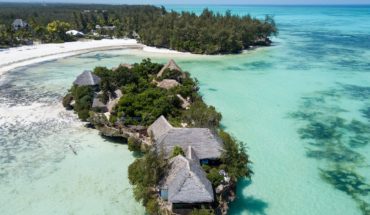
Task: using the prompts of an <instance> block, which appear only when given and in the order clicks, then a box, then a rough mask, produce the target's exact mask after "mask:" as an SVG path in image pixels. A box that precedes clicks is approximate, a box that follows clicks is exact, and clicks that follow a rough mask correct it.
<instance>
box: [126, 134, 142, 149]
mask: <svg viewBox="0 0 370 215" xmlns="http://www.w3.org/2000/svg"><path fill="white" fill-rule="evenodd" d="M127 144H128V150H130V151H133V152H138V151H141V142H140V141H139V140H138V139H137V138H135V137H129V138H128V140H127Z"/></svg>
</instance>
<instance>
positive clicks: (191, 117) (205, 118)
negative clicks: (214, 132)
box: [183, 100, 222, 128]
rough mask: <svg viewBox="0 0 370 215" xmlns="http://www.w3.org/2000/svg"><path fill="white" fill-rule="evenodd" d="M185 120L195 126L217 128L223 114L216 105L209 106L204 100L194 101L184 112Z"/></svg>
mask: <svg viewBox="0 0 370 215" xmlns="http://www.w3.org/2000/svg"><path fill="white" fill-rule="evenodd" d="M183 118H184V120H185V122H187V123H188V124H189V125H192V126H193V127H201V128H217V127H219V126H220V121H221V118H222V115H221V114H220V113H219V112H217V111H216V109H215V107H213V106H208V105H207V104H205V103H204V102H203V101H202V100H198V101H196V102H194V103H193V104H192V105H191V106H190V109H189V110H187V111H186V112H184V116H183Z"/></svg>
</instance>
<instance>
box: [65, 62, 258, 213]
mask: <svg viewBox="0 0 370 215" xmlns="http://www.w3.org/2000/svg"><path fill="white" fill-rule="evenodd" d="M162 66H163V65H161V64H157V63H153V62H151V60H150V59H144V60H143V61H142V62H141V63H137V64H134V65H132V68H128V67H125V66H119V67H118V68H116V69H115V70H114V71H112V70H110V69H107V68H105V67H96V68H95V69H94V74H95V75H97V76H99V77H100V78H101V82H100V86H99V90H101V94H100V95H103V97H105V96H106V97H107V98H109V97H111V95H112V94H113V93H114V91H115V90H117V89H121V91H122V93H123V96H122V97H121V98H120V100H119V102H118V103H117V105H116V107H115V108H114V109H113V111H111V113H110V114H111V116H110V122H108V119H106V120H105V123H107V124H108V126H111V127H128V126H131V125H141V126H145V127H146V126H148V125H150V124H152V123H153V122H154V121H155V120H156V119H157V118H158V117H159V116H161V115H163V116H165V117H166V118H167V119H169V120H170V122H171V124H173V125H174V126H179V125H180V124H181V123H187V125H188V126H189V127H208V128H211V129H212V130H214V131H216V132H218V135H219V136H220V138H221V139H222V141H223V143H224V149H225V151H224V152H223V154H222V156H221V159H220V161H219V162H220V165H216V166H215V165H213V166H209V165H203V169H204V170H205V171H206V173H207V177H208V179H209V180H210V181H211V182H212V184H213V186H214V187H217V186H218V185H219V184H220V183H221V182H222V180H223V176H221V175H220V174H219V171H220V170H224V171H226V172H227V173H228V175H229V176H230V178H231V179H232V180H233V181H236V180H237V179H238V178H243V177H249V176H250V175H251V173H252V172H251V171H250V170H249V168H248V166H247V165H248V163H249V159H248V156H247V154H246V151H245V146H244V144H242V143H239V142H237V141H236V140H235V139H234V138H233V137H232V136H231V135H230V134H228V133H227V132H225V131H223V130H222V129H221V126H220V121H221V118H222V116H221V114H220V113H218V112H217V111H216V109H215V108H214V107H212V106H208V105H207V104H205V103H204V101H203V99H202V97H201V96H200V95H199V93H198V89H199V88H198V86H197V81H196V80H193V79H192V78H191V77H190V75H189V73H186V72H175V71H170V70H168V71H165V73H168V74H170V75H171V77H172V78H174V79H176V80H178V81H180V82H179V83H180V85H178V86H176V87H174V88H172V89H162V88H159V87H157V85H156V81H159V79H161V78H158V77H157V74H158V72H159V71H160V69H161V68H162ZM165 73H164V74H163V75H164V76H165V75H166V74H165ZM94 91H95V92H94ZM94 93H96V89H94V88H93V87H86V86H83V87H78V86H73V87H72V88H71V90H70V91H69V93H68V94H67V95H66V96H65V97H64V100H63V104H64V106H65V107H67V108H69V109H72V108H73V109H74V110H75V111H76V112H77V113H78V116H79V117H80V118H81V119H82V120H88V121H90V122H91V123H93V124H94V122H95V120H96V119H94V120H91V119H90V118H92V116H94V114H95V112H96V110H95V112H94V111H93V110H92V109H91V105H92V99H93V96H94ZM177 95H181V96H182V97H184V98H187V99H188V100H189V101H190V102H191V106H190V108H183V107H181V101H180V100H179V98H178V96H177ZM102 99H104V98H102ZM72 100H74V101H75V102H74V104H73V107H71V101H72ZM89 117H90V118H89ZM127 142H128V147H129V149H130V150H132V151H141V150H143V147H141V145H140V142H139V141H138V140H137V139H135V138H132V137H130V138H128V141H127ZM144 149H145V150H144V155H143V156H142V157H141V158H139V159H137V160H136V161H135V162H134V163H132V164H131V165H130V167H129V180H130V183H131V184H132V185H133V189H134V196H135V199H136V200H138V201H140V202H141V203H142V204H143V205H144V206H145V207H146V210H147V212H148V213H149V214H158V211H159V208H160V207H159V205H158V202H157V200H156V198H157V195H156V194H157V192H156V191H155V189H154V188H155V186H156V185H157V184H158V182H159V180H160V179H161V178H162V177H163V174H164V173H165V170H166V166H167V161H166V159H164V157H163V155H162V154H158V153H156V152H155V150H150V149H148V148H146V147H144ZM180 154H182V155H183V154H184V151H183V150H182V148H180V147H175V148H174V150H173V152H172V157H174V156H177V155H180ZM209 213H213V212H212V211H210V210H208V209H200V210H195V211H194V214H209Z"/></svg>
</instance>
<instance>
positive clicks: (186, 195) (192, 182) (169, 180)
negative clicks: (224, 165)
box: [161, 155, 214, 203]
mask: <svg viewBox="0 0 370 215" xmlns="http://www.w3.org/2000/svg"><path fill="white" fill-rule="evenodd" d="M169 164H170V169H169V171H168V173H167V176H166V177H165V178H164V180H163V181H162V183H161V187H162V189H166V188H167V189H168V201H169V202H171V203H205V202H213V201H214V195H213V189H212V184H211V182H210V181H209V180H208V179H207V176H206V173H205V172H204V171H203V169H202V167H201V166H200V164H199V160H192V159H189V158H185V157H184V156H182V155H178V156H176V157H174V158H172V159H171V160H170V162H169Z"/></svg>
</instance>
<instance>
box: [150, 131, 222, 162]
mask: <svg viewBox="0 0 370 215" xmlns="http://www.w3.org/2000/svg"><path fill="white" fill-rule="evenodd" d="M155 144H156V145H157V148H158V149H162V148H163V149H164V151H165V153H166V154H167V155H170V154H171V153H172V151H173V148H174V147H175V146H180V147H181V148H182V149H183V150H184V151H185V150H187V148H188V147H189V146H191V147H192V148H193V149H194V151H195V153H196V154H197V156H198V158H199V159H217V158H220V157H221V154H222V151H223V143H222V141H221V140H220V139H219V138H218V137H217V136H216V135H215V134H214V133H213V132H212V131H211V130H210V129H208V128H173V129H171V130H169V131H168V132H167V133H166V134H165V135H162V136H161V137H160V138H158V140H157V141H156V142H155Z"/></svg>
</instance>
